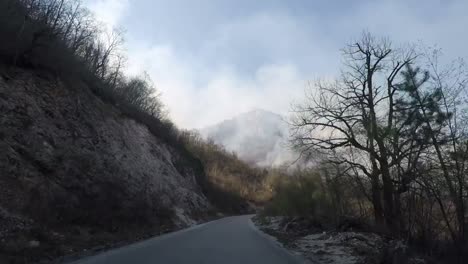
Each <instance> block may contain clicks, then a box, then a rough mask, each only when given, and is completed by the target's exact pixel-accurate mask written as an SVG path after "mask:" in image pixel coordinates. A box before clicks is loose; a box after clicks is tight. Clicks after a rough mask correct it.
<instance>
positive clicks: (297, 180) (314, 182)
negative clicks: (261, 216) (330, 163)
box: [265, 172, 331, 217]
mask: <svg viewBox="0 0 468 264" xmlns="http://www.w3.org/2000/svg"><path fill="white" fill-rule="evenodd" d="M330 209H331V203H330V201H329V199H328V198H327V196H326V194H325V190H323V189H322V187H321V178H320V175H318V174H316V173H310V174H309V173H304V172H300V173H297V172H296V175H293V176H290V177H287V178H286V177H283V178H281V179H279V180H278V182H277V183H276V186H275V194H274V196H273V199H272V200H271V201H270V202H269V203H268V205H267V206H266V207H265V213H266V214H268V215H281V216H323V217H329V216H330V214H331V212H330Z"/></svg>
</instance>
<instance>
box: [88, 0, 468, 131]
mask: <svg viewBox="0 0 468 264" xmlns="http://www.w3.org/2000/svg"><path fill="white" fill-rule="evenodd" d="M214 2H216V4H214ZM241 2H242V4H239V5H245V7H241V8H238V9H237V8H235V10H233V7H232V6H229V8H227V7H226V8H222V7H223V5H227V4H226V3H224V2H222V1H219V2H217V1H213V2H210V1H202V2H200V3H197V4H195V5H194V4H185V5H184V4H182V3H181V2H177V1H176V2H175V3H173V4H171V3H166V2H164V1H157V0H155V1H149V0H147V1H143V0H142V1H139V2H135V3H133V2H132V3H131V5H130V2H129V1H128V0H99V1H93V3H90V6H91V9H92V10H93V11H94V12H96V13H97V16H98V17H99V18H100V19H101V20H104V21H106V22H107V23H109V24H110V25H113V26H115V25H119V24H122V25H123V26H128V27H129V28H128V36H127V40H128V48H127V49H128V57H129V62H130V65H129V72H131V73H137V72H140V71H143V70H146V71H147V72H148V73H149V74H150V76H152V78H153V79H154V82H155V84H156V85H157V87H158V88H159V90H161V91H162V93H163V100H164V102H165V103H166V104H167V106H168V108H169V110H170V113H171V116H172V118H173V119H174V121H175V122H176V124H178V125H179V126H181V127H184V128H199V127H204V126H207V125H211V124H214V123H216V122H219V121H221V120H223V119H227V118H230V117H232V116H234V115H237V114H239V113H241V112H245V111H249V110H251V109H252V108H265V109H267V110H270V111H273V112H277V113H279V114H287V112H288V110H289V109H290V107H289V106H290V102H291V100H296V101H298V100H300V99H301V97H302V94H303V90H304V88H305V86H306V85H305V84H306V82H307V80H313V79H315V77H317V76H322V77H323V76H325V78H329V77H330V76H333V75H336V74H337V73H338V71H339V65H340V52H339V49H340V48H341V47H343V46H344V45H345V44H346V43H348V42H349V41H351V40H352V39H353V38H357V37H359V35H360V33H361V32H362V31H363V30H366V29H367V30H369V31H371V32H372V33H375V34H378V35H383V36H389V37H390V38H391V39H392V40H393V41H394V42H396V43H402V42H415V41H418V40H422V41H424V42H425V43H427V44H439V46H440V47H442V48H443V49H444V50H445V51H446V52H445V53H446V54H447V57H451V58H453V57H455V56H466V55H467V51H466V49H465V47H466V46H467V45H468V37H467V36H466V34H464V31H465V25H466V24H467V23H468V18H467V17H466V16H465V15H464V13H463V12H464V10H467V9H468V2H466V1H464V0H458V1H455V0H452V1H443V2H441V1H438V0H428V1H426V2H425V3H424V4H417V3H413V2H408V1H389V0H385V1H378V2H375V1H356V2H355V3H354V4H353V5H350V6H348V7H346V8H344V7H342V5H341V4H340V5H337V6H336V5H333V4H329V5H328V6H326V5H325V4H324V5H325V6H321V7H320V8H319V9H314V8H310V9H308V10H301V8H299V7H298V6H300V5H299V4H298V3H297V2H296V3H294V6H295V8H294V9H291V8H288V6H281V5H282V4H278V3H279V2H278V3H276V2H275V3H276V4H275V6H274V8H272V7H271V6H268V4H265V3H263V4H257V3H254V4H249V3H250V1H241ZM272 2H274V1H272ZM331 2H332V1H331ZM223 3H224V4H223ZM236 3H237V2H236ZM213 6H215V7H216V8H214V7H213ZM195 7H197V8H196V9H194V8H195ZM292 10H295V11H292ZM317 10H320V11H317Z"/></svg>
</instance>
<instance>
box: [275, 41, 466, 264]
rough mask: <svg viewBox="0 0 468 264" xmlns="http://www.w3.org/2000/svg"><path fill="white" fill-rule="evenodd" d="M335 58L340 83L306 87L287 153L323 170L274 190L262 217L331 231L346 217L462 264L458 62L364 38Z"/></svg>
mask: <svg viewBox="0 0 468 264" xmlns="http://www.w3.org/2000/svg"><path fill="white" fill-rule="evenodd" d="M342 52H343V58H344V67H343V69H342V74H341V76H340V77H339V78H337V79H336V80H334V81H328V82H323V81H318V82H317V83H315V84H314V85H311V89H310V90H309V92H308V93H307V94H306V100H305V101H304V103H303V104H300V105H297V106H296V108H295V114H294V116H293V118H292V132H293V136H292V143H293V145H294V146H295V147H296V148H297V149H298V150H300V151H301V152H302V153H303V154H304V156H307V157H310V156H313V157H315V158H316V160H318V161H319V163H320V164H323V165H320V166H318V167H316V168H315V169H314V170H313V171H314V172H313V173H309V176H308V177H303V176H300V177H298V180H291V182H289V180H288V182H287V183H286V184H284V185H283V186H280V188H278V189H277V195H276V197H275V198H274V199H273V204H271V205H270V206H269V208H270V211H268V210H267V211H266V212H267V213H268V212H270V213H273V214H286V215H309V216H310V215H313V216H315V217H320V218H325V219H334V222H335V223H336V224H340V223H341V221H340V220H339V219H346V218H348V217H352V218H354V219H358V220H359V221H360V222H363V223H366V225H369V230H373V231H377V232H379V233H382V234H385V235H386V236H389V237H393V238H397V239H404V240H406V241H408V242H409V243H410V244H412V245H414V246H415V248H419V249H420V250H422V251H423V252H424V253H425V254H427V255H430V256H433V257H443V258H448V259H449V261H450V262H458V263H464V262H463V261H464V260H466V252H467V238H468V236H467V231H466V227H467V216H468V214H467V206H466V203H467V198H468V177H467V175H468V174H467V171H466V164H467V162H468V151H467V150H468V148H467V146H468V145H467V142H468V135H467V134H466V131H467V128H468V127H467V126H466V124H467V121H468V119H467V116H466V113H467V112H466V109H467V106H468V104H467V102H466V95H467V90H466V84H467V82H468V71H467V69H466V66H465V64H464V62H463V61H462V60H455V61H453V62H451V63H448V64H446V65H443V64H442V63H441V61H442V60H443V58H442V57H441V52H440V50H436V49H430V48H424V47H421V46H416V45H406V46H396V45H394V44H392V43H391V42H390V41H389V40H388V39H379V38H375V37H373V36H371V35H370V34H368V33H365V34H363V36H362V38H361V39H360V40H358V41H357V42H354V43H352V44H350V45H348V46H347V47H346V48H344V49H343V50H342ZM324 165H325V166H324ZM301 197H302V198H301ZM331 208H332V210H330V209H331Z"/></svg>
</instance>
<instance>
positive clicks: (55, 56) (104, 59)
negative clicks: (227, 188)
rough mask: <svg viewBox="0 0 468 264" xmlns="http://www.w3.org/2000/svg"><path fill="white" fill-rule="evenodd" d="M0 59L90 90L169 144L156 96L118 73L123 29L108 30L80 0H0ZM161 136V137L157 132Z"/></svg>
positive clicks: (143, 83)
mask: <svg viewBox="0 0 468 264" xmlns="http://www.w3.org/2000/svg"><path fill="white" fill-rule="evenodd" d="M0 25H1V26H0V36H1V38H2V39H3V41H2V42H1V43H0V58H1V59H2V61H4V62H5V63H6V64H7V65H13V66H20V67H29V68H33V69H43V70H46V71H47V72H50V73H53V74H54V75H55V76H57V77H59V78H60V79H62V80H65V81H67V80H68V85H71V86H73V83H74V82H76V80H80V81H85V82H86V84H87V85H88V86H89V87H90V88H91V89H92V91H93V92H94V93H95V94H97V95H98V96H100V97H101V98H102V99H103V100H105V101H106V102H109V103H111V104H113V105H114V106H115V107H118V108H119V109H120V110H121V111H122V112H123V113H125V114H127V115H129V116H130V117H132V118H135V119H137V120H139V121H140V122H142V123H144V124H146V125H147V126H148V127H149V128H150V130H152V132H154V133H156V134H159V135H161V134H163V136H166V137H167V138H171V139H174V138H175V136H176V135H175V133H174V132H175V131H174V127H173V125H172V124H171V123H170V121H169V120H168V119H167V118H166V111H165V108H164V106H163V104H162V103H161V101H160V95H159V93H158V92H157V90H156V89H155V86H154V85H153V83H152V81H151V79H150V78H149V76H148V75H147V74H142V75H141V76H131V77H128V76H126V75H125V74H124V69H125V66H126V64H125V63H126V57H125V54H124V48H123V45H124V37H123V30H121V29H112V30H108V29H106V28H105V27H104V25H102V24H100V23H99V22H98V21H97V20H96V19H95V18H94V16H93V14H92V13H91V12H90V11H89V10H88V9H87V8H85V7H84V6H83V3H82V1H81V0H78V1H76V0H1V1H0ZM162 131H163V132H162Z"/></svg>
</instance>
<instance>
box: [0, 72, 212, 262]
mask: <svg viewBox="0 0 468 264" xmlns="http://www.w3.org/2000/svg"><path fill="white" fill-rule="evenodd" d="M203 177H204V173H203V168H200V165H199V163H197V160H195V159H193V158H191V157H190V155H189V154H187V152H184V151H183V150H181V149H180V148H178V147H177V146H174V145H171V144H168V143H165V142H164V141H163V140H161V139H160V138H158V137H156V136H155V135H154V134H152V133H150V131H149V130H148V128H147V127H146V126H144V125H142V124H140V123H138V122H136V121H134V120H132V119H130V118H128V117H126V116H125V115H123V114H122V113H121V112H120V111H119V110H117V109H116V108H115V107H113V106H111V105H109V104H107V103H104V102H103V101H102V100H100V99H99V98H98V97H96V96H95V95H94V94H93V93H92V92H91V90H90V87H88V86H87V85H86V84H85V83H83V82H78V81H73V82H71V81H70V82H63V81H61V80H59V79H58V78H56V77H54V75H52V74H46V73H41V72H38V71H32V70H23V69H19V68H9V69H5V68H1V69H0V263H3V262H2V261H5V260H7V259H8V258H9V257H8V256H13V258H15V256H16V257H17V258H18V259H20V260H22V261H26V262H28V260H37V259H51V258H55V257H57V256H60V255H67V254H72V253H75V252H77V251H81V250H83V249H87V248H92V247H94V246H97V245H100V246H102V245H103V244H106V243H113V242H116V241H122V240H127V239H128V240H134V239H137V238H138V237H139V236H148V235H151V234H155V233H160V232H164V231H166V230H168V229H174V228H177V227H183V226H187V225H190V224H193V223H194V222H196V221H197V220H201V219H203V218H204V217H206V216H207V215H208V213H209V212H211V211H212V206H211V205H210V202H209V201H208V200H207V198H206V197H205V195H204V194H203V192H202V188H201V187H200V183H201V181H203ZM7 263H8V262H7Z"/></svg>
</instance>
